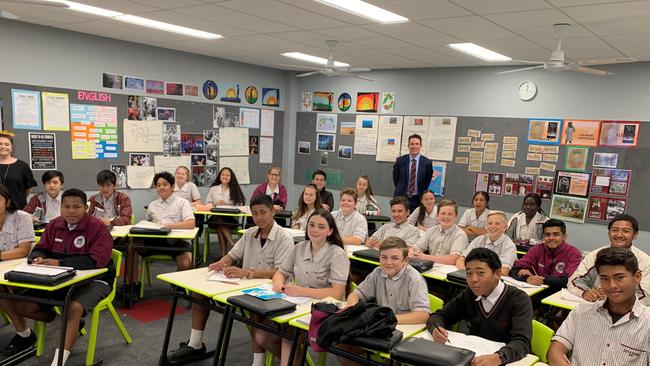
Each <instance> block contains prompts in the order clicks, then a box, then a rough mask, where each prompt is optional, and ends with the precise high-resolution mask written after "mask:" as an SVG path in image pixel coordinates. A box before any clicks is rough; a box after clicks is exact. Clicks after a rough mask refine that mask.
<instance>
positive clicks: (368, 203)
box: [356, 175, 381, 215]
mask: <svg viewBox="0 0 650 366" xmlns="http://www.w3.org/2000/svg"><path fill="white" fill-rule="evenodd" d="M356 188H357V211H359V213H360V214H362V215H366V214H368V213H371V214H373V215H381V210H380V209H379V205H378V204H377V200H376V199H375V196H373V194H372V187H371V186H370V178H369V177H368V176H367V175H361V176H359V177H358V178H357V184H356Z"/></svg>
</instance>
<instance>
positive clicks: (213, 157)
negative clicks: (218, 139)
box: [205, 144, 219, 166]
mask: <svg viewBox="0 0 650 366" xmlns="http://www.w3.org/2000/svg"><path fill="white" fill-rule="evenodd" d="M205 157H206V162H205V163H206V165H208V166H214V165H217V164H218V163H219V145H218V144H217V145H206V146H205Z"/></svg>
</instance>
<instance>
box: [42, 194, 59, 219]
mask: <svg viewBox="0 0 650 366" xmlns="http://www.w3.org/2000/svg"><path fill="white" fill-rule="evenodd" d="M61 195H62V192H59V195H58V196H56V197H51V196H50V195H49V194H45V202H46V205H47V210H45V220H48V221H49V220H52V219H53V218H55V217H59V216H61Z"/></svg>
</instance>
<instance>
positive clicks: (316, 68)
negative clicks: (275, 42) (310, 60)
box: [274, 64, 320, 71]
mask: <svg viewBox="0 0 650 366" xmlns="http://www.w3.org/2000/svg"><path fill="white" fill-rule="evenodd" d="M274 65H277V66H284V67H291V68H297V69H304V70H313V71H315V70H320V69H319V68H318V67H316V66H302V65H291V64H274Z"/></svg>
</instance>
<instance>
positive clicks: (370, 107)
mask: <svg viewBox="0 0 650 366" xmlns="http://www.w3.org/2000/svg"><path fill="white" fill-rule="evenodd" d="M378 108H379V93H357V112H368V113H377V109H378Z"/></svg>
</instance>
